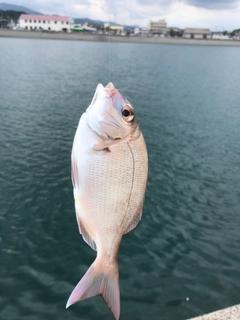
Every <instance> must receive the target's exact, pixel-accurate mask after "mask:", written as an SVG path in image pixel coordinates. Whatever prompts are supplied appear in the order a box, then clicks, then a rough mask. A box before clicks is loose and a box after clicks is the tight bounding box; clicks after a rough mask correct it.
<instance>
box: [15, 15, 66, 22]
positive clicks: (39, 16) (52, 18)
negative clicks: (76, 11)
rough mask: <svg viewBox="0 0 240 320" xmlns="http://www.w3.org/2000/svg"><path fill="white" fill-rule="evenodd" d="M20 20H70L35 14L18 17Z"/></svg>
mask: <svg viewBox="0 0 240 320" xmlns="http://www.w3.org/2000/svg"><path fill="white" fill-rule="evenodd" d="M19 19H21V20H45V21H62V22H67V21H69V20H71V18H70V17H60V16H43V15H40V14H39V15H37V14H22V15H21V16H20V18H19Z"/></svg>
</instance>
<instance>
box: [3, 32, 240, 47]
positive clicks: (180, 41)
mask: <svg viewBox="0 0 240 320" xmlns="http://www.w3.org/2000/svg"><path fill="white" fill-rule="evenodd" d="M1 37H3V38H4V37H5V38H25V39H49V40H50V39H51V40H72V41H73V40H74V41H98V42H109V41H111V42H125V43H151V44H173V45H195V46H196V45H200V46H240V41H237V40H235V41H234V40H212V39H211V40H198V39H184V38H161V37H140V36H110V40H109V36H108V35H96V34H77V33H56V32H38V31H16V30H7V29H0V38H1Z"/></svg>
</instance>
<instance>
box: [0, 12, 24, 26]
mask: <svg viewBox="0 0 240 320" xmlns="http://www.w3.org/2000/svg"><path fill="white" fill-rule="evenodd" d="M22 14H25V12H24V11H13V10H7V11H1V15H0V20H1V21H0V26H1V27H2V26H5V25H7V23H8V22H10V21H11V20H13V21H14V22H15V23H17V22H18V19H19V17H20V16H21V15H22Z"/></svg>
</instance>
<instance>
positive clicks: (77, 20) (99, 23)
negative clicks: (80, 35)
mask: <svg viewBox="0 0 240 320" xmlns="http://www.w3.org/2000/svg"><path fill="white" fill-rule="evenodd" d="M73 19H74V22H75V23H76V24H84V23H86V22H87V23H88V24H92V25H96V26H102V25H104V23H109V21H101V20H92V19H89V18H73ZM110 25H111V26H119V25H120V26H123V27H124V28H126V29H133V28H135V26H129V25H122V24H121V23H115V22H113V21H110Z"/></svg>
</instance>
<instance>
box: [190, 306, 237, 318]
mask: <svg viewBox="0 0 240 320" xmlns="http://www.w3.org/2000/svg"><path fill="white" fill-rule="evenodd" d="M188 320H240V304H237V305H235V306H232V307H229V308H225V309H221V310H218V311H215V312H211V313H208V314H205V315H202V316H199V317H196V318H191V319H188Z"/></svg>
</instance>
